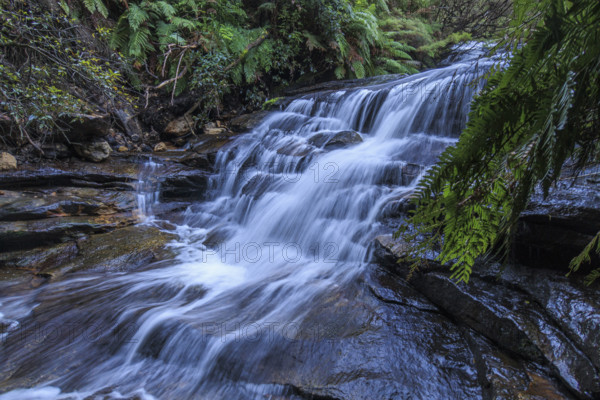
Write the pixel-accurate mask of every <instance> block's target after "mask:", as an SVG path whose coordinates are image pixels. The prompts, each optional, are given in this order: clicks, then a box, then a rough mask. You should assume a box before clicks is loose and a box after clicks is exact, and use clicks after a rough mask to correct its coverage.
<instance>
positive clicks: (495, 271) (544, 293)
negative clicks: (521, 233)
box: [477, 265, 600, 370]
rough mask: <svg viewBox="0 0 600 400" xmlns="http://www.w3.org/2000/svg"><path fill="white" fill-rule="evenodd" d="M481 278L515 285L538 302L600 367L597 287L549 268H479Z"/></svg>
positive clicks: (599, 298) (599, 322)
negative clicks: (586, 284) (589, 285)
mask: <svg viewBox="0 0 600 400" xmlns="http://www.w3.org/2000/svg"><path fill="white" fill-rule="evenodd" d="M477 274H478V275H480V276H481V278H482V279H486V280H492V279H493V280H497V281H499V284H502V285H506V286H510V287H515V288H517V289H518V290H519V291H521V292H523V293H525V294H527V296H528V297H529V298H530V299H531V301H533V302H535V303H536V304H539V305H540V306H541V307H542V308H543V309H544V311H545V313H546V314H547V315H548V316H549V317H550V318H551V320H552V321H553V323H554V324H555V325H556V326H558V327H560V329H561V330H562V332H564V333H565V335H567V336H568V337H569V339H570V340H571V341H572V342H573V343H574V344H575V345H576V346H577V347H578V348H579V349H580V350H581V351H582V352H583V353H584V354H585V355H586V356H587V357H588V358H589V359H590V361H591V362H592V363H593V364H594V366H595V367H596V368H597V369H599V370H600V350H599V349H600V337H599V336H598V334H597V333H598V332H600V312H599V311H598V310H600V297H598V294H597V289H595V288H593V287H588V286H585V285H584V284H583V283H582V282H581V281H580V280H579V279H576V278H567V277H566V276H564V275H562V274H557V273H556V272H553V271H550V270H539V269H532V268H527V267H523V266H515V265H507V266H504V267H503V268H502V271H500V270H499V268H495V267H494V266H490V267H488V268H480V270H479V271H477Z"/></svg>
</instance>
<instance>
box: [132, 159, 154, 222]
mask: <svg viewBox="0 0 600 400" xmlns="http://www.w3.org/2000/svg"><path fill="white" fill-rule="evenodd" d="M159 173H160V164H158V163H156V162H154V161H152V158H150V159H149V160H148V161H146V162H144V164H143V166H142V168H141V169H140V172H139V177H138V181H137V184H136V191H137V213H138V216H139V218H140V220H141V221H142V222H151V220H152V217H153V216H154V211H153V207H154V206H155V205H157V204H158V202H159V197H160V185H159V183H158V182H157V181H156V175H157V174H159Z"/></svg>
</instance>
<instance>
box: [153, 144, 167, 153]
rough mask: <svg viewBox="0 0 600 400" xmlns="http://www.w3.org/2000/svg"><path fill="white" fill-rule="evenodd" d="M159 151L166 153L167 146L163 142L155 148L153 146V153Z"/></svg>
mask: <svg viewBox="0 0 600 400" xmlns="http://www.w3.org/2000/svg"><path fill="white" fill-rule="evenodd" d="M161 151H167V145H166V144H165V142H160V143H158V144H157V145H156V146H154V152H156V153H159V152H161Z"/></svg>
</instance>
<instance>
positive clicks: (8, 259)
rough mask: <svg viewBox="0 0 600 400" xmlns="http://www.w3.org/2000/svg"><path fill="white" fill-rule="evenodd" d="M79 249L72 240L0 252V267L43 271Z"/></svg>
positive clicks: (53, 266)
mask: <svg viewBox="0 0 600 400" xmlns="http://www.w3.org/2000/svg"><path fill="white" fill-rule="evenodd" d="M78 253H79V250H78V248H77V245H76V243H75V242H74V241H72V242H67V243H61V244H59V245H56V246H50V247H41V248H37V249H33V250H22V251H11V252H7V253H0V268H11V269H19V270H26V271H43V270H49V269H53V268H57V267H59V266H61V265H63V264H65V263H67V262H68V261H70V260H72V259H73V258H75V257H76V256H77V254H78Z"/></svg>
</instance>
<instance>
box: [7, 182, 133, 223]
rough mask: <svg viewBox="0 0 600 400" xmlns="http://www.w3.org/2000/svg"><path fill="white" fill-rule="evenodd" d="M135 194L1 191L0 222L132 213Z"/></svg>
mask: <svg viewBox="0 0 600 400" xmlns="http://www.w3.org/2000/svg"><path fill="white" fill-rule="evenodd" d="M136 206H137V204H136V197H135V194H134V193H132V192H130V191H114V190H106V189H95V188H55V189H45V190H44V189H37V190H29V191H19V192H16V191H3V192H2V195H0V221H28V220H34V219H44V218H55V217H68V216H85V215H88V216H90V215H110V214H116V213H119V212H126V211H132V210H133V209H134V208H135V207H136Z"/></svg>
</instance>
